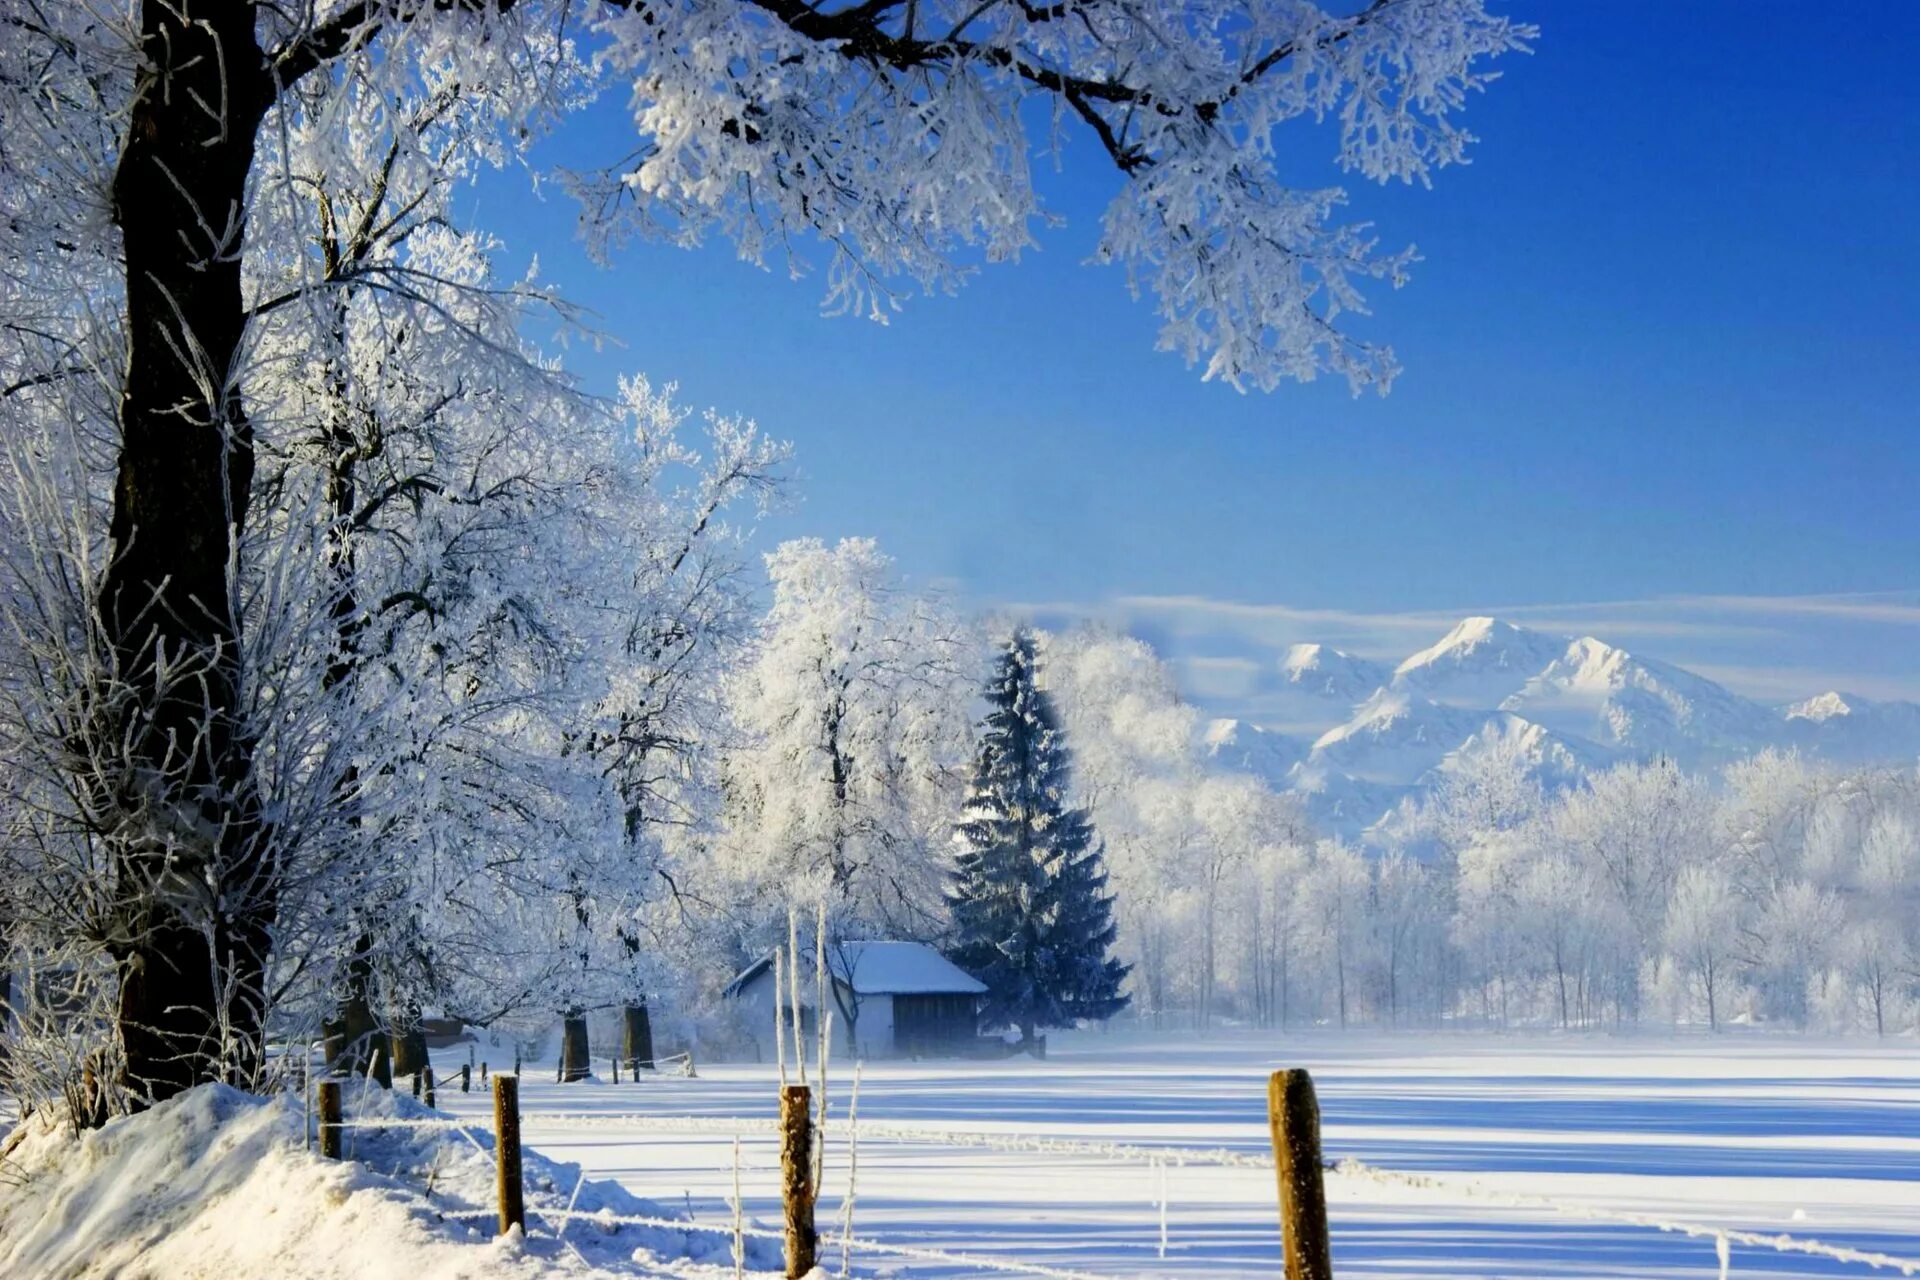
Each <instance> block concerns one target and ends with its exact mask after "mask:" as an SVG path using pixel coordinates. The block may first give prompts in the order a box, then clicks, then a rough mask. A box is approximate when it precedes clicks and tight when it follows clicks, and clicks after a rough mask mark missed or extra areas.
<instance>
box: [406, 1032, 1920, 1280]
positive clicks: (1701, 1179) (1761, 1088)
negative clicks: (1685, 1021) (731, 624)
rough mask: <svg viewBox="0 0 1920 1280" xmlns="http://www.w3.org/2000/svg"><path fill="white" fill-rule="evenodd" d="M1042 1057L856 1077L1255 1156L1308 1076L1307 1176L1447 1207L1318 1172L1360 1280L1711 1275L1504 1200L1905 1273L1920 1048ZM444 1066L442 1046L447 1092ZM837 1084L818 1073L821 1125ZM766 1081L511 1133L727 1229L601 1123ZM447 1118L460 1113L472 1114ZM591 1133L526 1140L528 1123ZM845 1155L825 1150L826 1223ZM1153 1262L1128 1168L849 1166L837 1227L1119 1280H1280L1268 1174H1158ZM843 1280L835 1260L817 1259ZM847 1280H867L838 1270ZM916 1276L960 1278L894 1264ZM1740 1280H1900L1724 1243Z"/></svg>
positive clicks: (707, 1142) (763, 1198)
mask: <svg viewBox="0 0 1920 1280" xmlns="http://www.w3.org/2000/svg"><path fill="white" fill-rule="evenodd" d="M1055 1045H1056V1049H1055V1053H1054V1056H1053V1057H1051V1058H1050V1059H1048V1060H1047V1061H1045V1062H1039V1063H1035V1062H1028V1061H1026V1060H1016V1061H1012V1062H995V1063H915V1064H875V1065H871V1066H870V1067H869V1068H868V1069H867V1072H866V1077H865V1082H864V1084H863V1086H862V1093H861V1099H860V1116H861V1119H862V1120H863V1121H872V1122H887V1123H894V1124H905V1125H912V1126H925V1127H937V1128H951V1129H954V1130H958V1131H962V1132H965V1133H968V1134H1002V1135H1023V1136H1028V1137H1034V1136H1040V1137H1049V1138H1070V1139H1077V1140H1082V1141H1087V1142H1100V1143H1126V1144H1136V1145H1156V1144H1164V1145H1169V1146H1182V1147H1222V1148H1228V1149H1231V1150H1236V1151H1245V1152H1247V1153H1249V1154H1252V1155H1261V1154H1264V1153H1265V1152H1266V1149H1267V1148H1266V1128H1265V1115H1264V1081H1265V1074H1266V1072H1267V1071H1269V1070H1270V1069H1272V1067H1273V1066H1275V1065H1281V1064H1284V1065H1305V1066H1307V1067H1309V1068H1311V1069H1312V1070H1313V1071H1314V1074H1315V1078H1316V1080H1317V1082H1318V1084H1319V1088H1320V1097H1321V1106H1322V1109H1323V1112H1324V1116H1325V1122H1326V1145H1327V1152H1328V1155H1329V1156H1330V1157H1332V1158H1335V1159H1341V1158H1357V1159H1359V1160H1362V1161H1365V1162H1367V1163H1368V1164H1371V1165H1377V1166H1381V1167H1384V1168H1388V1169H1395V1170H1404V1171H1409V1172H1417V1173H1420V1174H1424V1175H1429V1176H1431V1177H1433V1178H1436V1179H1439V1180H1440V1181H1442V1182H1443V1183H1444V1184H1445V1188H1444V1189H1443V1190H1439V1191H1436V1190H1432V1189H1420V1188H1411V1187H1404V1186H1399V1185H1392V1184H1382V1183H1379V1182H1375V1181H1372V1180H1368V1179H1365V1178H1356V1177H1350V1176H1334V1177H1331V1178H1330V1180H1329V1184H1328V1190H1329V1200H1330V1203H1331V1211H1332V1216H1333V1228H1334V1240H1335V1261H1336V1265H1337V1267H1338V1270H1339V1274H1340V1275H1341V1276H1342V1278H1343V1280H1345V1278H1346V1277H1369V1278H1374V1280H1389V1278H1398V1277H1423V1278H1425V1277H1441V1276H1445V1277H1481V1276H1484V1277H1503V1278H1507V1277H1511V1278H1512V1280H1525V1278H1542V1277H1618V1276H1645V1277H1662V1278H1666V1277H1674V1278H1678V1277H1695V1276H1701V1277H1713V1276H1717V1275H1718V1274H1719V1262H1718V1260H1717V1259H1716V1256H1715V1246H1714V1242H1713V1241H1712V1240H1700V1239H1686V1238H1683V1237H1679V1236H1674V1235H1663V1234H1661V1233H1659V1232H1657V1231H1654V1230H1651V1229H1648V1228H1645V1227H1640V1226H1629V1225H1620V1224H1614V1223H1607V1222H1593V1221H1583V1220H1581V1219H1579V1218H1576V1217H1570V1216H1567V1215H1564V1214H1558V1213H1553V1212H1550V1211H1543V1210H1540V1209H1536V1208H1533V1207H1530V1206H1529V1207H1518V1206H1515V1205H1513V1204H1511V1203H1504V1202H1503V1201H1506V1200H1511V1199H1513V1198H1529V1197H1545V1198H1548V1199H1550V1200H1552V1201H1554V1202H1555V1203H1557V1204H1560V1205H1564V1206H1568V1207H1570V1208H1573V1209H1576V1210H1578V1209H1594V1210H1602V1211H1607V1212H1614V1213H1628V1214H1634V1215H1644V1216H1647V1217H1653V1218H1659V1219H1662V1220H1668V1221H1679V1222H1685V1223H1690V1224H1700V1225H1706V1226H1712V1227H1721V1228H1738V1229H1743V1230H1748V1231H1754V1232H1760V1233H1764V1234H1768V1235H1772V1234H1777V1233H1782V1232H1784V1233H1788V1234H1790V1235H1792V1236H1794V1237H1796V1238H1801V1239H1814V1240H1819V1241H1822V1242H1825V1243H1827V1244H1832V1245H1840V1246H1847V1247H1852V1248H1856V1249H1861V1250H1868V1251H1874V1252H1879V1253H1884V1254H1891V1255H1896V1256H1899V1257H1903V1258H1909V1259H1914V1258H1920V1050H1917V1049H1916V1047H1915V1046H1914V1045H1912V1044H1910V1043H1907V1042H1903V1041H1901V1042H1891V1043H1890V1044H1888V1045H1871V1044H1869V1045H1859V1044H1831V1043H1825V1042H1819V1041H1807V1040H1799V1039H1790V1038H1781V1039H1773V1038H1765V1039H1763V1038H1758V1037H1742V1038H1738V1039H1719V1040H1708V1039H1706V1038H1689V1039H1684V1040H1659V1039H1638V1038H1632V1039H1611V1038H1603V1037H1594V1038H1567V1039H1544V1040H1543V1039H1519V1038H1490V1037H1479V1038H1471V1039H1469V1038H1465V1037H1451V1036H1428V1037H1420V1036H1414V1035H1402V1036H1394V1037H1359V1036H1353V1037H1345V1036H1334V1035H1329V1034H1325V1033H1294V1034H1291V1035H1289V1036H1288V1037H1287V1038H1286V1039H1285V1040H1284V1041H1283V1040H1281V1039H1280V1038H1279V1037H1257V1036H1252V1035H1233V1036H1221V1037H1218V1038H1215V1039H1211V1040H1209V1041H1207V1042H1205V1043H1204V1044H1203V1045H1201V1046H1199V1047H1195V1046H1194V1045H1192V1044H1190V1043H1187V1044H1183V1043H1181V1042H1180V1041H1179V1040H1177V1039H1176V1038H1174V1037H1165V1038H1131V1039H1121V1038H1119V1037H1111V1038H1109V1037H1102V1036H1100V1035H1097V1034H1096V1035H1083V1036H1078V1037H1060V1038H1058V1039H1056V1041H1055ZM460 1060H464V1053H462V1054H460V1055H459V1056H458V1057H457V1058H456V1056H455V1055H454V1054H453V1053H451V1052H450V1053H448V1054H447V1055H446V1056H445V1057H444V1058H443V1068H442V1069H443V1071H444V1069H445V1067H447V1066H456V1065H457V1061H460ZM850 1074H851V1073H850V1071H848V1070H845V1069H837V1070H836V1076H835V1079H834V1102H835V1106H836V1114H841V1113H843V1112H844V1106H845V1103H846V1090H847V1086H848V1084H849V1083H850ZM772 1075H773V1072H772V1068H771V1067H747V1066H726V1065H713V1066H703V1067H702V1068H701V1078H699V1079H696V1080H682V1079H665V1080H648V1081H646V1082H643V1083H641V1084H637V1085H636V1084H626V1083H623V1084H620V1085H611V1084H606V1083H587V1084H581V1085H569V1086H565V1087H561V1086H558V1085H555V1084H554V1083H553V1080H552V1075H551V1072H550V1069H549V1071H548V1072H546V1073H540V1072H538V1071H536V1070H535V1069H534V1068H532V1067H529V1069H528V1078H527V1081H526V1082H525V1085H524V1090H525V1102H524V1109H525V1129H526V1137H527V1141H528V1143H529V1144H530V1145H532V1146H534V1147H536V1148H538V1149H539V1150H541V1151H542V1152H543V1153H545V1154H547V1155H549V1156H551V1157H554V1158H557V1159H562V1160H567V1161H577V1162H579V1163H581V1164H582V1165H583V1166H585V1168H586V1169H587V1170H589V1171H590V1172H591V1173H593V1174H595V1175H600V1176H612V1177H616V1178H618V1179H619V1180H620V1181H621V1182H622V1183H624V1184H625V1185H626V1186H627V1187H628V1188H629V1189H631V1190H633V1191H635V1192H637V1193H639V1194H642V1195H646V1196H649V1197H652V1198H655V1199H658V1200H661V1201H663V1202H671V1203H681V1204H684V1205H687V1206H690V1207H691V1209H692V1210H693V1212H694V1213H695V1214H697V1215H698V1216H701V1217H704V1218H708V1219H712V1220H719V1221H724V1220H725V1219H726V1217H727V1211H726V1209H725V1207H724V1200H725V1196H726V1195H727V1192H728V1187H729V1186H730V1184H731V1178H732V1174H731V1168H730V1162H731V1152H732V1140H731V1138H730V1137H728V1136H726V1135H724V1134H720V1133H700V1134H688V1135H678V1134H665V1133H661V1132H657V1131H637V1130H632V1129H629V1130H622V1129H621V1128H619V1127H618V1125H617V1124H616V1123H615V1122H613V1121H612V1119H611V1117H612V1116H614V1115H617V1114H621V1113H636V1112H637V1113H642V1114H645V1115H648V1116H655V1117H668V1116H681V1117H729V1116H732V1117H752V1118H756V1119H767V1118H770V1117H771V1116H772V1114H773V1102H774V1095H773V1087H772ZM441 1105H442V1107H443V1108H447V1109H451V1110H454V1111H456V1112H460V1113H472V1114H475V1115H479V1114H481V1113H483V1112H484V1110H485V1103H484V1100H483V1098H482V1096H481V1095H480V1094H479V1093H478V1092H476V1093H474V1094H471V1095H466V1096H462V1095H460V1094H458V1093H457V1092H456V1093H445V1094H443V1095H442V1098H441ZM542 1112H545V1113H547V1114H549V1115H555V1114H558V1113H562V1112H564V1113H566V1114H567V1115H569V1116H576V1117H577V1116H583V1115H585V1116H592V1115H595V1114H600V1115H604V1116H607V1117H609V1119H608V1120H607V1121H605V1122H595V1121H592V1120H582V1119H574V1120H559V1121H549V1120H543V1119H542V1115H541V1113H542ZM744 1149H745V1153H746V1154H745V1171H744V1174H743V1178H744V1182H745V1188H746V1198H747V1204H748V1210H749V1212H750V1213H752V1214H755V1215H757V1216H760V1217H762V1218H764V1219H767V1220H769V1221H771V1220H773V1219H774V1218H775V1217H776V1216H777V1210H778V1206H777V1201H776V1199H775V1195H774V1189H775V1178H774V1172H773V1171H774V1148H773V1144H772V1141H771V1138H770V1137H768V1138H758V1137H755V1138H750V1139H748V1140H747V1141H746V1143H745V1144H744ZM845 1155H846V1153H845V1151H844V1149H843V1148H842V1147H840V1146H838V1145H835V1146H834V1147H832V1148H830V1151H829V1167H828V1174H827V1192H828V1194H827V1196H826V1197H825V1198H824V1199H823V1202H822V1205H821V1214H820V1221H821V1223H822V1225H823V1227H824V1226H826V1224H828V1223H829V1222H834V1223H837V1222H838V1202H837V1197H838V1194H839V1193H840V1191H841V1189H842V1188H843V1187H844V1178H845ZM1166 1177H1167V1187H1168V1192H1169V1198H1170V1201H1171V1208H1170V1211H1169V1231H1170V1243H1171V1248H1170V1250H1169V1252H1168V1255H1167V1258H1166V1260H1165V1261H1164V1262H1163V1261H1161V1260H1160V1259H1159V1257H1158V1242H1159V1222H1158V1213H1157V1210H1156V1207H1155V1201H1156V1195H1157V1187H1158V1174H1157V1172H1156V1171H1155V1170H1154V1169H1153V1168H1152V1167H1151V1166H1147V1165H1142V1164H1138V1163H1133V1162H1126V1161H1116V1160H1111V1159H1102V1158H1099V1157H1097V1156H1089V1155H1051V1154H1047V1155H1039V1154H1032V1153H1020V1152H1005V1151H997V1150H993V1149H990V1148H984V1147H954V1146H949V1145H945V1144H931V1143H919V1142H904V1143H903V1142H886V1143H880V1142H869V1143H866V1144H864V1145H863V1146H862V1148H861V1151H860V1194H859V1198H858V1213H857V1219H856V1231H857V1233H858V1234H860V1235H864V1236H870V1237H874V1238H877V1239H885V1240H892V1241H900V1242H903V1243H910V1244H915V1245H930V1246H934V1247H938V1248H948V1249H964V1250H966V1251H967V1252H970V1253H974V1254H984V1255H990V1256H997V1257H1002V1258H1007V1259H1010V1260H1018V1261H1022V1262H1029V1263H1041V1264H1045V1265H1051V1266H1060V1267H1072V1268H1077V1269H1082V1270H1087V1271H1094V1272H1100V1273H1104V1274H1108V1275H1114V1276H1148V1275H1179V1276H1243V1275H1247V1276H1250V1275H1267V1276H1271V1275H1275V1274H1277V1270H1278V1262H1277V1258H1278V1251H1277V1244H1276V1240H1277V1233H1276V1228H1275V1225H1274V1204H1273V1200H1274V1195H1273V1184H1272V1178H1271V1175H1270V1174H1267V1173H1265V1172H1264V1171H1262V1170H1258V1169H1246V1168H1217V1167H1194V1166H1187V1167H1173V1168H1170V1169H1168V1170H1167V1174H1166ZM827 1256H828V1258H829V1260H830V1261H831V1262H832V1263H833V1264H834V1265H835V1267H836V1268H837V1265H838V1259H839V1254H838V1250H837V1248H834V1249H831V1250H829V1252H828V1255H827ZM856 1265H857V1266H859V1267H860V1268H861V1269H862V1270H868V1269H872V1270H878V1271H882V1272H884V1271H886V1270H887V1269H888V1267H887V1266H886V1264H884V1263H882V1262H881V1261H880V1260H879V1259H872V1258H867V1259H861V1258H856ZM910 1273H911V1274H912V1275H915V1276H942V1275H944V1276H956V1275H960V1274H966V1273H965V1272H962V1271H959V1270H956V1269H952V1268H942V1267H940V1266H938V1265H935V1264H925V1263H916V1264H914V1265H913V1266H912V1267H911V1268H910ZM1730 1274H1732V1275H1735V1276H1774V1277H1782V1276H1847V1275H1853V1276H1871V1275H1889V1274H1898V1273H1896V1272H1889V1271H1886V1270H1880V1271H1875V1270H1873V1269H1872V1268H1869V1267H1865V1266H1861V1265H1858V1264H1842V1263H1838V1262H1829V1261H1827V1260H1824V1259H1819V1258H1808V1257H1802V1256H1793V1255H1784V1254H1781V1253H1778V1252H1775V1251H1773V1250H1770V1249H1762V1248H1759V1247H1756V1246H1742V1245H1739V1244H1736V1245H1735V1246H1734V1247H1733V1249H1732V1268H1731V1273H1730Z"/></svg>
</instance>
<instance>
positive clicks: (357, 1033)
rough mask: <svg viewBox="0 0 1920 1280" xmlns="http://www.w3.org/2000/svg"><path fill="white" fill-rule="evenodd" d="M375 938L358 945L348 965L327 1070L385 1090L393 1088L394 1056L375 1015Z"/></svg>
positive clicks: (333, 1023)
mask: <svg viewBox="0 0 1920 1280" xmlns="http://www.w3.org/2000/svg"><path fill="white" fill-rule="evenodd" d="M372 948H373V939H372V938H370V937H362V938H361V939H360V940H359V941H358V942H357V943H355V954H354V957H353V959H351V960H349V961H348V962H347V971H346V979H347V991H346V995H345V996H344V997H343V998H342V999H341V1001H340V1007H339V1009H338V1010H337V1011H336V1012H335V1014H334V1017H333V1018H332V1019H331V1020H330V1021H329V1022H328V1023H327V1029H326V1030H327V1039H326V1057H327V1070H328V1071H329V1072H332V1073H334V1074H337V1075H346V1076H354V1077H367V1076H369V1075H371V1078H372V1079H373V1080H374V1081H375V1082H376V1083H378V1084H379V1085H380V1087H381V1088H383V1089H391V1088H392V1087H393V1054H392V1050H391V1046H390V1045H389V1043H388V1039H387V1033H386V1029H385V1028H384V1027H382V1026H381V1025H380V1020H379V1019H378V1018H376V1017H374V1013H373V962H372V960H371V959H370V953H371V951H372Z"/></svg>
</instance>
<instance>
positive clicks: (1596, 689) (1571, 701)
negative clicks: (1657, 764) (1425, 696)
mask: <svg viewBox="0 0 1920 1280" xmlns="http://www.w3.org/2000/svg"><path fill="white" fill-rule="evenodd" d="M1500 705H1501V708H1502V709H1503V710H1506V711H1511V712H1513V713H1515V714H1516V715H1520V716H1523V717H1525V718H1526V719H1528V720H1531V721H1533V722H1534V723H1535V724H1538V725H1542V726H1544V727H1546V728H1547V729H1549V730H1551V731H1553V732H1554V733H1557V734H1559V735H1560V736H1561V737H1563V738H1584V739H1587V740H1588V741H1591V742H1596V743H1599V744H1601V745H1602V746H1606V747H1611V748H1614V749H1615V750H1618V751H1621V752H1623V753H1625V754H1627V755H1630V756H1634V757H1647V756H1654V755H1665V756H1671V757H1673V758H1674V759H1676V760H1684V761H1687V762H1689V763H1692V764H1708V763H1717V762H1720V761H1724V760H1729V759H1736V758H1738V757H1740V756H1745V755H1751V754H1753V752H1755V751H1756V750H1759V749H1760V748H1761V747H1763V746H1770V745H1773V744H1774V743H1775V742H1776V741H1777V740H1779V738H1780V737H1781V733H1782V728H1783V726H1782V724H1781V717H1780V716H1778V715H1777V714H1775V713H1774V712H1772V711H1769V710H1768V709H1767V708H1766V707H1763V706H1761V705H1760V704H1759V703H1757V702H1750V701H1748V700H1747V699H1745V698H1742V697H1740V696H1739V695H1738V694H1735V693H1732V692H1730V691H1729V690H1727V689H1725V688H1723V687H1722V686H1720V685H1717V684H1715V683H1714V682H1713V681H1711V680H1708V679H1706V678H1705V677H1703V676H1696V675H1694V674H1693V673H1692V672H1690V671H1682V670H1681V669H1680V668H1678V667H1673V666H1668V665H1667V664H1666V663H1664V662H1654V661H1652V660H1650V659H1646V658H1637V657H1635V656H1634V655H1632V654H1630V653H1628V652H1627V651H1626V650H1625V649H1617V648H1615V647H1614V646H1612V645H1610V644H1603V643H1601V642H1600V641H1598V640H1595V639H1593V638H1592V637H1590V636H1589V637H1585V638H1583V639H1579V640H1575V641H1574V642H1573V643H1572V644H1570V645H1568V646H1567V647H1566V649H1565V651H1564V652H1562V653H1561V655H1560V656H1559V657H1557V658H1555V659H1554V660H1553V661H1552V662H1550V663H1549V664H1547V666H1546V668H1545V669H1544V670H1542V671H1541V672H1540V673H1539V674H1538V675H1535V676H1533V677H1531V678H1530V679H1528V680H1527V682H1526V683H1525V684H1524V685H1522V686H1521V688H1520V691H1519V692H1517V693H1515V694H1513V695H1512V696H1511V697H1509V698H1507V699H1506V700H1505V701H1504V702H1502V703H1501V704H1500Z"/></svg>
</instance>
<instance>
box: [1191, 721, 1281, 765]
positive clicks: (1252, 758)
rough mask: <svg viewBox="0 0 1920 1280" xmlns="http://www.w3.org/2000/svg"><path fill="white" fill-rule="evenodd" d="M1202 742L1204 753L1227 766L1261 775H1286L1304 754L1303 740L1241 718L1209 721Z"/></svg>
mask: <svg viewBox="0 0 1920 1280" xmlns="http://www.w3.org/2000/svg"><path fill="white" fill-rule="evenodd" d="M1203 744H1204V746H1205V747H1206V752H1207V754H1208V755H1209V756H1212V757H1213V758H1214V759H1215V760H1218V761H1219V762H1220V763H1222V764H1224V765H1225V766H1226V767H1227V768H1229V769H1233V770H1237V771H1238V772H1241V773H1252V774H1258V775H1259V776H1260V777H1263V778H1284V777H1286V776H1287V771H1288V770H1289V769H1291V768H1293V766H1295V765H1296V764H1299V763H1300V761H1301V760H1302V759H1304V758H1305V756H1306V754H1307V748H1306V743H1305V742H1304V741H1303V740H1302V739H1300V738H1296V737H1294V736H1292V735H1291V734H1286V733H1280V732H1278V731H1276V730H1273V729H1262V728H1260V727H1259V726H1258V725H1252V724H1248V723H1247V722H1246V721H1244V720H1214V721H1212V722H1210V723H1209V724H1208V725H1207V727H1206V735H1205V738H1204V740H1203Z"/></svg>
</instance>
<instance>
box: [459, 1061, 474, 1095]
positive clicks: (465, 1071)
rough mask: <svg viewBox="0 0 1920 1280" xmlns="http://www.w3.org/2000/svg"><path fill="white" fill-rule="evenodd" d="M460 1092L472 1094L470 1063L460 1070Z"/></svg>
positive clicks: (471, 1066)
mask: <svg viewBox="0 0 1920 1280" xmlns="http://www.w3.org/2000/svg"><path fill="white" fill-rule="evenodd" d="M460 1092H462V1093H472V1092H473V1064H472V1063H471V1062H469V1063H468V1064H467V1065H466V1066H464V1067H462V1068H460Z"/></svg>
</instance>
